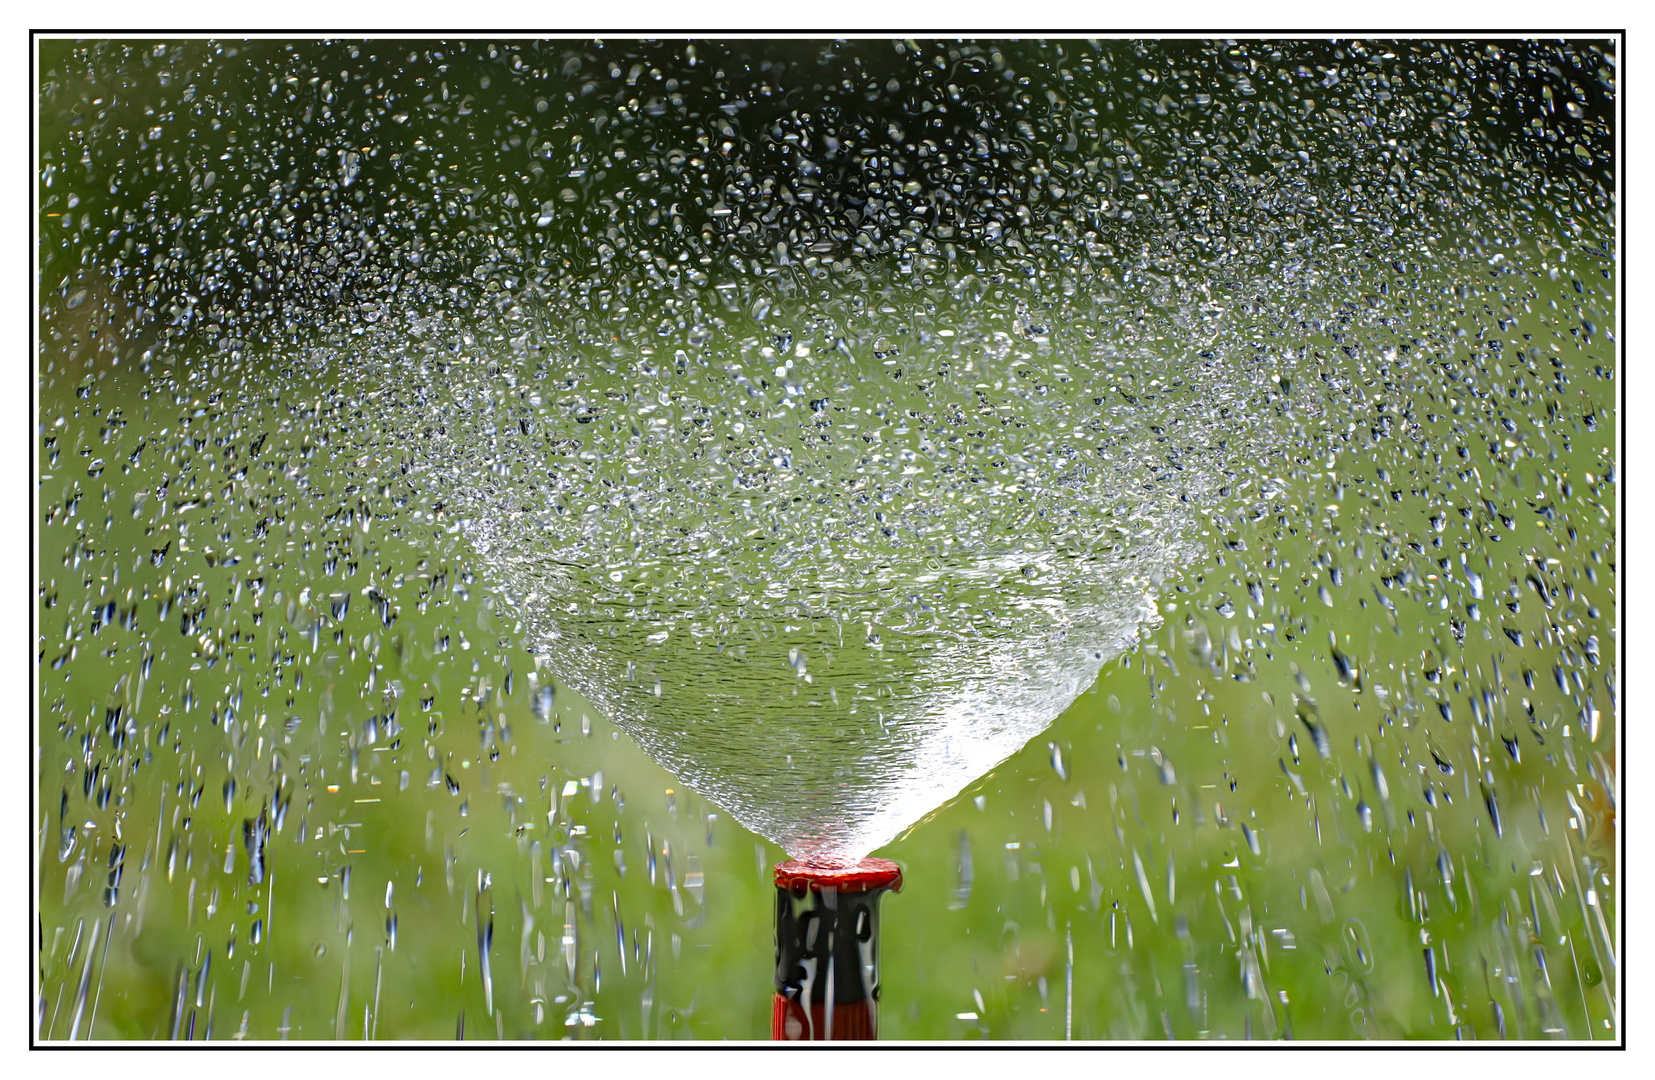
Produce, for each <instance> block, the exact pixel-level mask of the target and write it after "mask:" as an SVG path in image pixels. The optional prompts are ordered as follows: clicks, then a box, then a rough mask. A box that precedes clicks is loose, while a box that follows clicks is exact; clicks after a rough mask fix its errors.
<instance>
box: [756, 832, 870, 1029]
mask: <svg viewBox="0 0 1655 1080" xmlns="http://www.w3.org/2000/svg"><path fill="white" fill-rule="evenodd" d="M775 881H776V980H775V986H776V994H775V997H774V999H773V1001H772V1005H771V1013H770V1037H771V1038H772V1039H776V1040H779V1041H784V1042H794V1041H814V1040H824V1041H825V1040H835V1041H847V1040H861V1039H876V1038H878V1037H879V898H880V897H881V896H883V895H884V894H885V893H886V892H887V891H891V892H900V891H901V889H902V868H901V867H899V866H897V864H896V863H894V862H891V861H890V860H889V859H864V860H862V861H861V862H860V863H857V864H856V865H855V866H846V867H824V866H811V865H808V864H806V863H801V862H798V861H796V860H793V859H789V860H787V861H786V862H783V863H778V864H777V865H776V876H775Z"/></svg>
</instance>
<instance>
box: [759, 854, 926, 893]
mask: <svg viewBox="0 0 1655 1080" xmlns="http://www.w3.org/2000/svg"><path fill="white" fill-rule="evenodd" d="M776 887H777V888H780V889H786V890H787V891H788V892H791V893H794V894H796V895H798V896H803V895H804V894H805V892H806V890H808V891H810V892H821V891H822V890H823V889H824V888H826V889H834V890H836V891H838V892H842V893H863V892H872V891H873V890H875V889H890V890H891V891H892V892H901V891H902V867H900V866H898V865H897V864H896V863H894V862H892V861H891V860H889V859H863V860H862V861H861V862H859V863H857V864H856V865H855V866H811V865H810V864H809V863H802V862H800V861H799V860H797V859H788V860H787V861H786V862H781V863H777V864H776Z"/></svg>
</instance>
